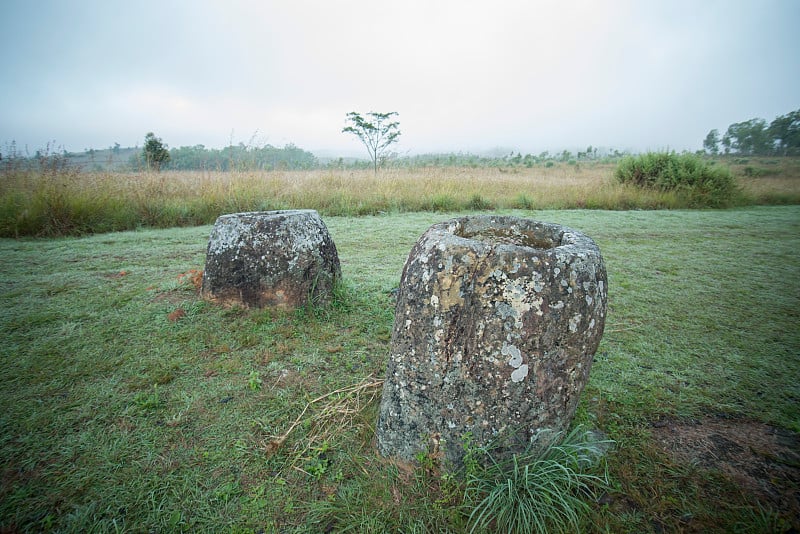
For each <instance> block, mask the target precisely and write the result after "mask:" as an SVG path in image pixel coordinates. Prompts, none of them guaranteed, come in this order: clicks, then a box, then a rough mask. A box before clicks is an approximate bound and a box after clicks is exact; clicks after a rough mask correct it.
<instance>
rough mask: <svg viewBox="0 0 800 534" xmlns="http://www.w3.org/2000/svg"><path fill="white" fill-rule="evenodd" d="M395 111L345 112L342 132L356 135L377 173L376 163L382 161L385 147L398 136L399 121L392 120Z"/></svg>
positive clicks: (395, 113)
mask: <svg viewBox="0 0 800 534" xmlns="http://www.w3.org/2000/svg"><path fill="white" fill-rule="evenodd" d="M396 115H397V112H396V111H390V112H389V113H375V112H372V111H371V112H369V113H367V117H366V118H365V117H362V116H361V114H359V113H356V112H355V111H351V112H350V113H348V114H347V122H348V123H349V126H346V127H345V128H344V129H343V130H342V133H351V134H353V135H355V136H356V137H358V138H359V139H360V140H361V142H362V143H364V146H365V147H367V152H368V153H369V157H370V160H372V166H373V168H374V169H375V174H378V163H382V162H383V160H384V158H385V156H386V149H387V148H389V146H390V145H391V144H392V143H396V142H397V138H398V137H400V123H399V122H397V121H392V117H394V116H396Z"/></svg>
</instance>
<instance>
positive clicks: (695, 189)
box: [614, 152, 739, 208]
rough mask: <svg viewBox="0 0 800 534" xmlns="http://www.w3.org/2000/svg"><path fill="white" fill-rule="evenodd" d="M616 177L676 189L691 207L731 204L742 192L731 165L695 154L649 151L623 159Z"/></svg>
mask: <svg viewBox="0 0 800 534" xmlns="http://www.w3.org/2000/svg"><path fill="white" fill-rule="evenodd" d="M614 177H615V178H616V179H617V180H618V181H619V182H621V183H623V184H632V185H634V186H637V187H641V188H647V189H657V190H660V191H674V192H676V193H677V194H679V195H681V196H684V197H686V199H687V202H688V204H689V205H690V206H692V207H709V208H723V207H728V206H731V205H732V204H733V203H734V201H735V199H736V197H737V195H738V192H739V189H738V187H737V185H736V180H735V178H734V176H733V174H732V173H731V171H730V169H728V168H724V167H719V166H712V165H710V164H708V163H707V162H705V161H704V160H703V159H702V158H700V157H698V156H695V155H694V154H676V153H674V152H648V153H646V154H641V155H639V156H628V157H625V158H623V159H622V161H620V162H619V164H618V165H617V169H616V171H614Z"/></svg>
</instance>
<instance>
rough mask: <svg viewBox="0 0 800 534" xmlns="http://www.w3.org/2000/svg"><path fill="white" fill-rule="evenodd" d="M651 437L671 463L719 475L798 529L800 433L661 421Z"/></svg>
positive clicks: (719, 422)
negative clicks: (719, 473) (674, 462)
mask: <svg viewBox="0 0 800 534" xmlns="http://www.w3.org/2000/svg"><path fill="white" fill-rule="evenodd" d="M653 426H654V428H653V436H654V437H655V439H656V441H657V442H658V443H659V444H660V445H661V446H662V447H663V448H664V450H665V451H667V452H668V453H669V454H671V455H672V456H673V458H674V459H675V460H676V461H679V462H682V463H691V464H694V465H697V466H699V467H701V468H703V469H708V470H715V471H719V472H722V473H724V474H725V475H726V476H728V477H730V478H731V479H732V480H733V481H734V482H736V483H737V484H738V485H739V486H740V487H741V488H742V490H743V491H744V492H746V493H750V494H752V495H753V496H754V497H756V499H758V501H759V502H761V503H764V504H769V505H771V506H772V507H773V508H775V509H777V510H779V511H780V513H781V515H783V516H784V517H787V518H788V519H789V520H790V521H791V523H792V526H793V527H794V528H795V529H800V434H797V433H794V432H791V431H788V430H784V429H781V428H775V427H772V426H769V425H766V424H764V423H760V422H757V421H750V420H744V419H726V418H715V417H709V418H705V419H702V420H692V421H681V420H671V419H667V420H661V421H658V422H656V423H655V424H654V425H653Z"/></svg>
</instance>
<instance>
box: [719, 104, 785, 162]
mask: <svg viewBox="0 0 800 534" xmlns="http://www.w3.org/2000/svg"><path fill="white" fill-rule="evenodd" d="M719 144H721V145H722V150H723V152H724V153H725V154H741V155H745V156H797V155H800V110H797V111H792V112H791V113H787V114H786V115H781V116H779V117H776V118H775V119H774V120H773V121H772V122H771V123H770V124H769V125H768V124H767V121H765V120H764V119H759V118H754V119H750V120H747V121H743V122H736V123H733V124H731V125H730V126H728V129H727V130H726V131H725V134H724V135H723V136H722V138H721V139H720V138H719V132H718V131H717V130H711V131H710V132H708V135H707V136H706V139H705V141H703V148H704V149H705V150H706V152H709V153H711V154H716V153H718V151H719V148H718V147H719Z"/></svg>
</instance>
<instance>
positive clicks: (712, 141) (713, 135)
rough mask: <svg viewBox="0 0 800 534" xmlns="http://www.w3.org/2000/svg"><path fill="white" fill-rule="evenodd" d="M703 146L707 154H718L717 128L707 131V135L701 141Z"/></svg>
mask: <svg viewBox="0 0 800 534" xmlns="http://www.w3.org/2000/svg"><path fill="white" fill-rule="evenodd" d="M703 148H704V149H705V150H706V152H708V153H709V154H714V155H717V154H719V130H717V129H716V128H714V129H713V130H711V131H710V132H708V135H707V136H706V138H705V140H704V141H703Z"/></svg>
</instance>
